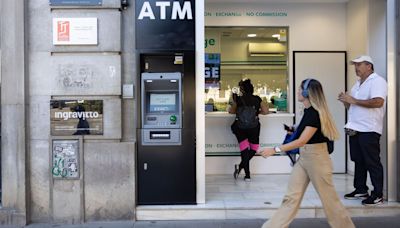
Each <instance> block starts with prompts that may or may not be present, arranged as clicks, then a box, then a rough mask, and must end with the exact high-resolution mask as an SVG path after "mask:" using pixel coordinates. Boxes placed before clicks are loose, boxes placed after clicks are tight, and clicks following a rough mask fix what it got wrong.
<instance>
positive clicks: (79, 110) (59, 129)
mask: <svg viewBox="0 0 400 228" xmlns="http://www.w3.org/2000/svg"><path fill="white" fill-rule="evenodd" d="M50 128H51V135H54V136H66V135H102V134H103V101H102V100H51V101H50Z"/></svg>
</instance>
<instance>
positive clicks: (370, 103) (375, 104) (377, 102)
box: [353, 97, 385, 108]
mask: <svg viewBox="0 0 400 228" xmlns="http://www.w3.org/2000/svg"><path fill="white" fill-rule="evenodd" d="M353 99H354V103H353V104H355V105H359V106H362V107H365V108H380V107H382V106H383V104H384V103H385V100H384V99H383V98H381V97H374V98H372V99H369V100H358V99H355V98H353Z"/></svg>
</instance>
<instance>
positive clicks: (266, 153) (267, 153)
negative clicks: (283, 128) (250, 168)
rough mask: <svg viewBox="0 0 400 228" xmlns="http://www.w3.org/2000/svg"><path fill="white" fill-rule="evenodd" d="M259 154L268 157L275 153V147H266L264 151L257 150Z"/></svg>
mask: <svg viewBox="0 0 400 228" xmlns="http://www.w3.org/2000/svg"><path fill="white" fill-rule="evenodd" d="M257 153H258V154H259V155H261V156H263V158H267V157H269V156H272V155H274V154H275V150H274V148H265V149H264V150H262V151H259V152H257Z"/></svg>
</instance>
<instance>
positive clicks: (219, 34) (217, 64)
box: [205, 27, 289, 112]
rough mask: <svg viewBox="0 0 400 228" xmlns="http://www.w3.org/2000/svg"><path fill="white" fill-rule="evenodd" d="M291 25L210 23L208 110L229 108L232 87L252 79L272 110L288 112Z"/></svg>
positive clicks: (207, 80) (207, 36)
mask: <svg viewBox="0 0 400 228" xmlns="http://www.w3.org/2000/svg"><path fill="white" fill-rule="evenodd" d="M287 44H288V28H287V27H206V28H205V80H206V84H205V102H206V104H205V105H206V107H205V109H206V111H208V112H210V111H220V112H225V111H226V109H227V106H228V103H229V102H230V99H232V98H231V94H232V89H233V90H235V89H234V88H235V87H236V88H237V86H238V82H239V81H240V80H242V79H244V78H249V79H251V81H252V83H253V85H254V94H255V95H258V96H260V97H261V98H262V99H263V100H264V101H266V102H268V103H269V107H270V111H273V112H287V107H288V101H287V94H288V88H289V86H288V82H289V80H288V67H287V65H288V64H287V60H288V45H287Z"/></svg>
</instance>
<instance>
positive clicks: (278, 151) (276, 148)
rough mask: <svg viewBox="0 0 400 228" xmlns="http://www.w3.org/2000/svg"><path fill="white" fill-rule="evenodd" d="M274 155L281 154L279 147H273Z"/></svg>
mask: <svg viewBox="0 0 400 228" xmlns="http://www.w3.org/2000/svg"><path fill="white" fill-rule="evenodd" d="M274 150H275V153H280V152H282V150H281V148H279V146H276V147H274Z"/></svg>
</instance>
